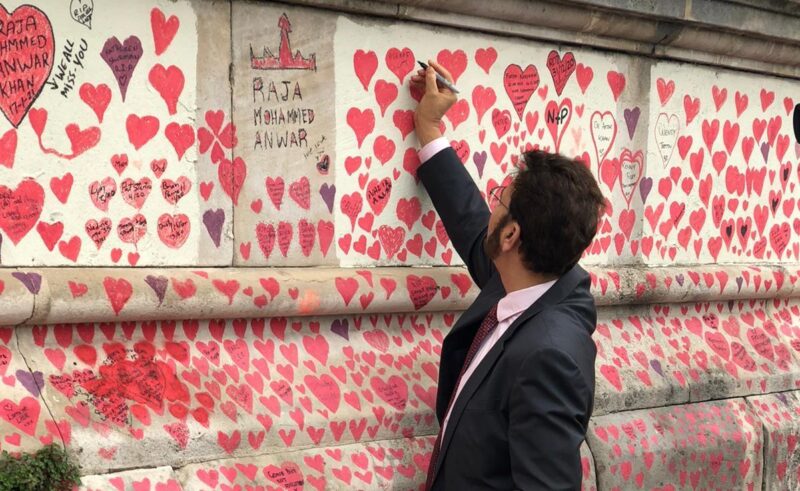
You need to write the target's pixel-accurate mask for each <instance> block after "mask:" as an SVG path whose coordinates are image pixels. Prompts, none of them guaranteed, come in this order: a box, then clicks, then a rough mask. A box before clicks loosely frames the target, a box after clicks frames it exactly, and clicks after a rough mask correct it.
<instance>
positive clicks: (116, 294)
mask: <svg viewBox="0 0 800 491" xmlns="http://www.w3.org/2000/svg"><path fill="white" fill-rule="evenodd" d="M586 268H587V270H588V271H589V272H590V273H591V275H592V292H593V294H594V295H595V299H596V302H597V305H598V306H601V307H610V306H616V305H639V304H652V303H684V302H708V301H734V300H754V299H770V298H792V297H795V296H797V295H798V294H800V288H798V286H800V266H798V265H784V266H776V265H763V266H760V265H759V266H757V265H698V266H673V267H655V268H652V267H646V266H645V267H643V266H619V267H616V268H614V267H591V266H587V267H586ZM0 285H4V288H0V324H5V325H21V324H32V325H35V324H60V323H72V322H111V321H129V320H172V319H221V318H250V317H288V316H316V315H348V314H381V313H406V312H407V313H413V312H453V311H461V310H465V309H466V308H467V307H468V306H469V305H470V303H471V302H472V300H473V299H474V297H475V295H476V294H477V291H478V290H477V288H476V287H475V286H474V285H473V284H472V281H471V279H470V277H469V274H468V272H467V270H466V269H465V268H463V267H433V268H431V267H428V268H420V267H415V268H385V267H384V268H367V269H350V268H196V269H195V268H40V269H35V268H32V269H17V270H13V269H3V270H0ZM287 285H292V287H291V288H287Z"/></svg>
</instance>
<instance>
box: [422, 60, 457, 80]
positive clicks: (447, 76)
mask: <svg viewBox="0 0 800 491" xmlns="http://www.w3.org/2000/svg"><path fill="white" fill-rule="evenodd" d="M428 65H430V66H432V67H433V68H434V70H436V71H437V72H439V74H440V75H441V76H442V77H444V78H445V80H447V81H448V82H450V83H451V84H452V83H453V76H452V75H450V72H449V71H448V70H447V68H445V67H443V66H442V65H440V64H438V63H436V62H435V61H433V60H428Z"/></svg>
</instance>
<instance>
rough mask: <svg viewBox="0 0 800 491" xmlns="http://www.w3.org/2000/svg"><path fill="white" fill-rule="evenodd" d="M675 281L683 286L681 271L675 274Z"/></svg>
mask: <svg viewBox="0 0 800 491" xmlns="http://www.w3.org/2000/svg"><path fill="white" fill-rule="evenodd" d="M675 281H677V282H678V284H679V285H681V286H683V273H681V274H678V275H675Z"/></svg>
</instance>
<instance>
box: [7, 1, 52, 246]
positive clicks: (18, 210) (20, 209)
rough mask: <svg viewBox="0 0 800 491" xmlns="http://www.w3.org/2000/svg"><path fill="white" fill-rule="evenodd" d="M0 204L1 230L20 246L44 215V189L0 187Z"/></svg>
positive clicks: (25, 184) (29, 182)
mask: <svg viewBox="0 0 800 491" xmlns="http://www.w3.org/2000/svg"><path fill="white" fill-rule="evenodd" d="M0 13H2V12H0ZM0 203H3V208H4V209H3V213H0V229H2V230H3V231H4V232H5V233H6V235H7V236H8V238H9V239H11V242H13V243H14V244H18V243H19V241H20V240H22V238H23V237H25V236H26V235H27V234H28V232H30V230H31V229H32V228H33V226H34V225H35V224H36V222H37V221H38V220H39V216H40V215H41V214H42V205H43V204H44V189H42V186H40V185H39V184H38V183H37V182H36V181H34V180H33V179H24V180H23V181H22V182H21V183H20V184H19V185H18V186H17V189H16V190H13V191H12V190H11V189H10V188H7V187H6V186H3V185H0Z"/></svg>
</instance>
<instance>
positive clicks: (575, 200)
mask: <svg viewBox="0 0 800 491" xmlns="http://www.w3.org/2000/svg"><path fill="white" fill-rule="evenodd" d="M523 161H524V162H520V166H519V167H520V169H519V172H518V173H517V175H516V176H515V177H514V185H513V193H512V194H511V202H510V203H509V206H508V209H509V214H510V215H511V217H512V218H513V219H514V220H516V222H517V223H518V224H519V227H520V238H521V241H522V243H521V245H520V251H521V253H522V258H523V261H524V262H525V265H526V266H527V267H528V269H530V270H531V271H533V272H536V273H542V274H555V275H559V276H560V275H562V274H564V273H566V272H567V271H569V270H570V269H571V268H572V267H573V266H574V265H575V264H576V263H577V262H578V260H579V259H580V258H581V255H582V254H583V251H584V250H585V249H586V248H587V247H588V246H589V244H591V242H592V239H594V236H595V234H596V233H597V225H598V221H599V218H600V215H601V214H602V213H603V212H604V211H605V198H604V197H603V193H602V192H601V191H600V188H599V187H598V186H597V181H596V180H595V178H594V176H593V175H592V173H591V171H589V169H588V168H587V167H586V166H585V165H584V164H583V163H581V162H580V161H578V160H571V159H568V158H566V157H564V156H562V155H559V154H553V153H548V152H544V151H541V150H531V151H527V152H525V153H524V154H523Z"/></svg>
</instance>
